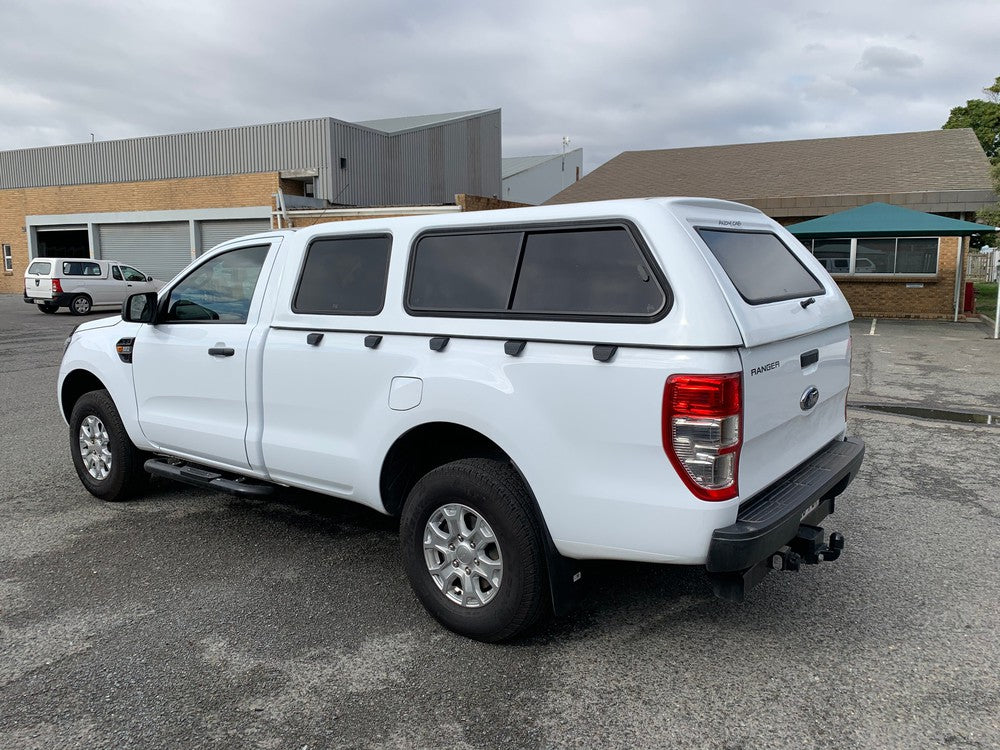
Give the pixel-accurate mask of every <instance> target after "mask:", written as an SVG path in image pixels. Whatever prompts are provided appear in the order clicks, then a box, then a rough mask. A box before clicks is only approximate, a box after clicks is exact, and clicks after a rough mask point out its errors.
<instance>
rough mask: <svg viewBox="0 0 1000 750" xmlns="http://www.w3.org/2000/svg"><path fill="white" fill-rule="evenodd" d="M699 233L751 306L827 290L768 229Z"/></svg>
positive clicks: (719, 230) (807, 295) (701, 230)
mask: <svg viewBox="0 0 1000 750" xmlns="http://www.w3.org/2000/svg"><path fill="white" fill-rule="evenodd" d="M698 234H699V235H701V238H702V240H704V241H705V244H706V245H708V249H709V250H711V251H712V254H713V255H714V256H715V258H716V260H718V261H719V265H721V266H722V268H723V270H724V271H725V272H726V275H727V276H729V279H730V281H732V282H733V286H735V287H736V291H738V292H739V293H740V296H741V297H743V299H745V300H746V301H747V302H749V303H750V304H751V305H762V304H766V303H768V302H779V301H781V300H786V299H796V298H797V297H809V296H812V295H814V294H823V293H824V292H825V290H824V289H823V286H822V284H820V283H819V281H817V280H816V278H815V277H814V276H813V275H812V274H811V273H809V271H808V270H807V269H806V267H805V266H804V265H802V261H800V260H799V259H798V258H797V257H796V256H795V254H794V253H793V252H792V251H791V250H790V249H789V248H788V247H786V246H785V244H784V243H783V242H782V241H781V240H779V239H778V238H777V236H775V235H773V234H770V233H769V232H737V231H729V230H721V229H699V230H698Z"/></svg>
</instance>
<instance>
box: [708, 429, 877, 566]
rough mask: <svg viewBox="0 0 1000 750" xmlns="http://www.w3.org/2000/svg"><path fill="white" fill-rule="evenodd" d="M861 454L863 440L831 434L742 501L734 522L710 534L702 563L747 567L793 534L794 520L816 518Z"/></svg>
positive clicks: (856, 466)
mask: <svg viewBox="0 0 1000 750" xmlns="http://www.w3.org/2000/svg"><path fill="white" fill-rule="evenodd" d="M864 455H865V444H864V441H862V440H860V439H858V438H847V439H846V440H835V441H834V442H832V443H830V444H829V445H827V446H826V447H825V448H823V449H822V450H820V451H819V452H818V453H816V454H814V455H813V456H812V457H811V458H809V459H808V460H807V461H805V462H804V463H802V464H800V465H799V466H798V467H796V468H795V470H793V471H792V472H791V473H789V474H787V475H785V476H784V477H782V478H781V479H779V480H778V481H777V482H775V483H774V484H772V485H771V486H770V487H768V488H767V489H765V490H764V491H762V492H760V493H759V494H757V495H754V496H753V497H752V498H750V499H749V500H747V501H745V502H744V503H743V504H742V505H741V506H740V510H739V513H738V515H737V516H736V522H735V523H733V524H731V525H729V526H725V527H723V528H721V529H716V530H715V532H714V533H713V534H712V541H711V543H710V545H709V548H708V560H707V561H706V563H705V567H706V568H707V569H708V571H709V572H710V573H732V572H738V571H743V570H746V569H747V568H752V567H753V566H755V565H757V564H758V563H760V562H761V561H763V560H765V559H766V558H768V557H769V556H770V555H771V554H772V553H774V552H776V551H777V550H779V549H781V548H782V547H784V546H785V545H787V544H789V543H790V542H791V541H792V540H793V539H795V537H796V535H797V534H798V530H799V526H800V525H802V524H813V525H814V524H817V523H819V522H820V521H821V520H822V519H823V518H825V517H826V516H828V515H829V514H830V513H832V512H833V507H834V498H835V497H836V496H837V495H839V494H840V493H841V492H843V491H844V490H845V489H846V488H847V485H848V484H850V483H851V480H853V479H854V477H855V476H857V473H858V469H859V468H860V467H861V461H862V459H863V458H864Z"/></svg>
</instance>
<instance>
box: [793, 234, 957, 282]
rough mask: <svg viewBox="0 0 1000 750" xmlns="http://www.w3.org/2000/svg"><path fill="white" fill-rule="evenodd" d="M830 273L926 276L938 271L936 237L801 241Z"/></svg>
mask: <svg viewBox="0 0 1000 750" xmlns="http://www.w3.org/2000/svg"><path fill="white" fill-rule="evenodd" d="M802 244H803V245H805V247H806V249H807V250H809V251H810V252H812V254H813V255H815V256H816V259H817V260H819V261H820V262H821V263H822V264H823V265H824V266H825V267H826V270H827V271H829V272H830V273H831V274H845V275H859V276H860V275H866V274H868V275H874V274H878V275H882V276H885V275H890V276H929V275H934V274H936V273H937V268H938V244H939V243H938V239H937V238H936V237H859V238H857V239H832V240H803V242H802Z"/></svg>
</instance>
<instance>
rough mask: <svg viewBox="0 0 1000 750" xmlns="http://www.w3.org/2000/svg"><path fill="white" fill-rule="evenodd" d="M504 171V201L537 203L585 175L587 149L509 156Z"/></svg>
mask: <svg viewBox="0 0 1000 750" xmlns="http://www.w3.org/2000/svg"><path fill="white" fill-rule="evenodd" d="M501 173H502V177H503V181H502V185H503V190H502V192H501V196H502V197H503V199H504V200H508V201H516V202H517V203H525V204H530V205H533V206H537V205H538V204H540V203H544V202H545V201H547V200H548V199H549V198H551V197H552V196H553V195H555V194H556V193H558V192H560V191H562V190H565V189H566V188H568V187H569V186H570V185H572V184H573V183H574V182H576V181H577V180H579V179H580V177H582V176H583V149H582V148H575V149H573V150H572V151H566V152H565V153H562V154H546V155H544V156H513V157H509V158H505V159H504V160H503V162H502V164H501Z"/></svg>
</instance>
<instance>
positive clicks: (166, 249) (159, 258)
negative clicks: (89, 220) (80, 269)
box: [100, 221, 191, 281]
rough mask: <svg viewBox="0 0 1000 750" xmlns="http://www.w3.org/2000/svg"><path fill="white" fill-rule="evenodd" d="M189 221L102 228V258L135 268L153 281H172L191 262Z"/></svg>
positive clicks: (114, 225)
mask: <svg viewBox="0 0 1000 750" xmlns="http://www.w3.org/2000/svg"><path fill="white" fill-rule="evenodd" d="M188 227H189V225H188V222H186V221H171V222H157V223H149V224H101V226H100V238H101V257H102V258H104V259H106V260H117V261H121V262H122V263H127V264H128V265H130V266H135V267H136V268H138V269H139V270H140V271H142V272H143V273H145V274H149V275H150V276H152V277H153V278H154V279H160V280H161V281H169V280H170V279H172V278H173V277H174V276H176V275H177V273H178V272H179V271H180V270H181V269H182V268H184V267H185V266H186V265H187V264H188V263H190V262H191V234H190V232H189V228H188Z"/></svg>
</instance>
